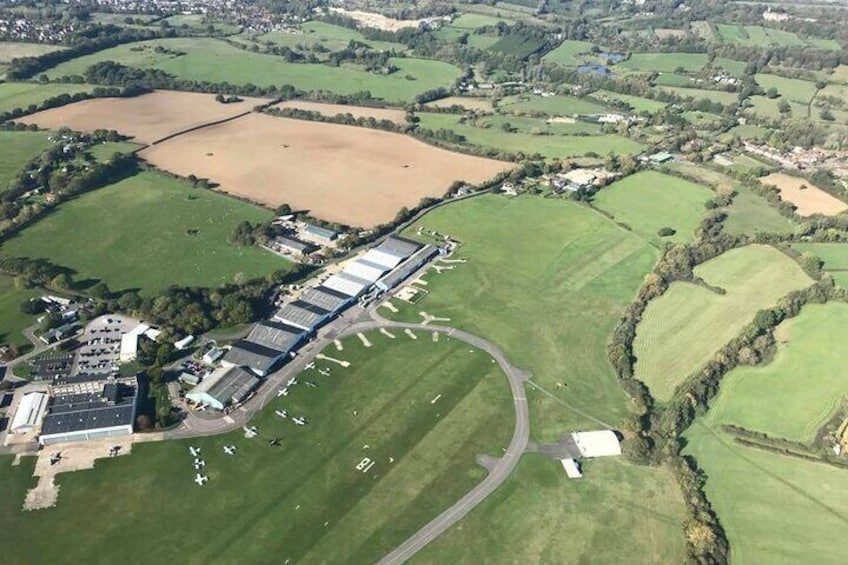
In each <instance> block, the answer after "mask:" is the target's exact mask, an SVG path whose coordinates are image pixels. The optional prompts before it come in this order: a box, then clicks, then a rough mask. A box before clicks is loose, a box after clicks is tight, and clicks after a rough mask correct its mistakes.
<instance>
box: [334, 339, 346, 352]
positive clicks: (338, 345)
mask: <svg viewBox="0 0 848 565" xmlns="http://www.w3.org/2000/svg"><path fill="white" fill-rule="evenodd" d="M333 343H334V344H335V345H336V351H343V350H344V345H342V342H341V340H338V339H334V340H333Z"/></svg>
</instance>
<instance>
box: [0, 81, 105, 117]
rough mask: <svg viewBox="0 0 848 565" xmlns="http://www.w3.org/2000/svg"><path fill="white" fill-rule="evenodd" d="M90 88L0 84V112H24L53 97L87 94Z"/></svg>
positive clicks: (64, 85) (27, 83)
mask: <svg viewBox="0 0 848 565" xmlns="http://www.w3.org/2000/svg"><path fill="white" fill-rule="evenodd" d="M92 88H93V87H92V86H89V85H83V84H36V83H34V82H3V83H0V112H8V111H11V110H14V109H15V108H20V109H21V110H26V109H27V107H29V106H30V105H32V104H35V105H36V106H38V105H40V104H41V103H42V102H44V101H45V100H47V99H48V98H52V97H53V96H58V95H60V94H76V93H78V92H88V91H91V90H92Z"/></svg>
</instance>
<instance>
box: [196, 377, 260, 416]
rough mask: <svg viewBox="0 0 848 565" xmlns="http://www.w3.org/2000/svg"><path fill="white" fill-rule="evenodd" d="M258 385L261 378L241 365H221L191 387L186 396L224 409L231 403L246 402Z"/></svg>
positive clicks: (197, 401)
mask: <svg viewBox="0 0 848 565" xmlns="http://www.w3.org/2000/svg"><path fill="white" fill-rule="evenodd" d="M257 386H259V379H258V378H257V377H256V376H255V375H254V374H252V373H251V372H249V371H247V370H245V369H242V368H241V367H221V368H219V369H217V370H216V371H214V372H213V373H212V374H210V375H209V376H207V377H206V378H205V379H203V382H201V383H200V384H199V385H197V386H196V387H194V388H193V389H191V390H190V391H189V392H188V393H187V394H186V398H188V399H189V400H191V401H192V402H194V403H196V404H202V405H205V406H209V407H210V408H214V409H216V410H223V409H224V408H225V407H226V406H229V405H231V404H240V403H242V402H244V401H245V400H246V399H247V397H248V396H250V393H252V392H253V391H254V390H255V389H256V387H257Z"/></svg>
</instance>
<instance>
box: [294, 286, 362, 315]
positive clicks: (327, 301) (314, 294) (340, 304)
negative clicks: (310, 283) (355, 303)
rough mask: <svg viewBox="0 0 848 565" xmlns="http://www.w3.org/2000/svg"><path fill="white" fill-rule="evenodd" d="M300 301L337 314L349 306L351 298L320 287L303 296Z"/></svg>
mask: <svg viewBox="0 0 848 565" xmlns="http://www.w3.org/2000/svg"><path fill="white" fill-rule="evenodd" d="M300 301H301V302H307V303H309V304H312V305H314V306H317V307H318V308H321V309H323V310H326V311H328V312H336V311H338V310H341V309H342V308H344V307H345V306H347V304H348V303H349V302H350V301H351V298H350V296H348V295H347V294H344V293H343V292H339V291H337V290H333V289H332V288H327V287H326V286H318V287H315V288H311V289H309V290H307V291H306V292H304V293H303V294H301V295H300Z"/></svg>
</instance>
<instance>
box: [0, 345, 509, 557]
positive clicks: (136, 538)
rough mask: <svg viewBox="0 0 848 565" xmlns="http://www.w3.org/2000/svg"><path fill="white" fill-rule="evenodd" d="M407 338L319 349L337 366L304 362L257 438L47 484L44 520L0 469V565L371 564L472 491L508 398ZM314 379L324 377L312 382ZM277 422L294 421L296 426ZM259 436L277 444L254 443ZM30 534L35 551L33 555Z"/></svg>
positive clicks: (465, 351)
mask: <svg viewBox="0 0 848 565" xmlns="http://www.w3.org/2000/svg"><path fill="white" fill-rule="evenodd" d="M415 333H416V335H417V337H418V339H415V340H413V339H411V338H410V337H408V336H407V335H406V334H405V333H403V332H402V331H395V332H394V335H395V338H394V339H391V338H389V337H388V336H386V335H384V334H382V333H379V332H371V333H368V334H366V339H367V340H368V341H369V343H370V344H371V347H365V345H364V344H363V342H362V341H360V339H359V338H358V337H357V336H352V337H349V338H346V339H345V340H344V341H343V344H342V346H343V350H342V351H337V350H336V348H335V347H334V346H330V347H329V348H328V350H325V351H324V353H325V355H327V356H329V357H332V358H335V359H339V360H345V361H348V362H350V367H348V368H344V367H341V366H339V365H338V364H336V363H334V362H332V361H318V363H317V367H316V369H313V370H308V371H305V372H304V374H302V375H301V376H300V379H299V380H300V382H299V384H298V385H296V386H294V387H292V389H291V392H290V394H289V395H288V396H287V397H280V398H277V399H275V400H274V401H273V402H272V403H271V404H270V405H269V406H268V407H267V408H266V409H265V410H264V411H263V412H262V413H260V415H259V416H258V417H257V418H255V419H254V421H253V422H252V424H254V425H256V426H257V427H258V429H259V437H257V438H253V439H246V438H245V437H244V433H243V432H242V431H240V430H239V431H237V432H233V433H230V434H227V435H223V436H218V437H213V438H203V439H193V440H186V441H168V442H165V443H147V444H136V445H134V446H133V452H132V453H131V454H130V455H128V456H124V457H118V458H114V459H104V460H100V461H98V462H97V465H96V467H95V469H94V470H91V471H80V472H75V473H71V474H67V475H63V474H60V475H58V477H57V482H58V484H59V485H60V491H59V501H58V504H57V506H56V507H55V508H51V509H47V510H42V511H35V512H21V511H20V506H21V504H22V502H23V497H24V493H25V491H26V489H27V488H28V487H29V486H30V485H31V483H32V482H33V479H32V478H31V476H30V474H31V471H32V466H33V460H32V459H30V458H25V459H24V460H23V462H22V463H21V465H20V466H17V467H11V466H10V465H11V462H12V458H11V457H3V458H0V468H2V472H0V523H2V524H3V525H4V531H5V535H4V538H5V539H7V540H9V541H7V544H6V548H7V551H4V552H3V553H2V554H0V563H12V562H14V563H16V564H21V563H44V562H47V561H59V562H71V561H85V560H87V559H90V558H91V556H92V555H97V556H98V560H101V561H104V562H109V561H117V560H120V561H129V562H137V561H139V560H141V559H142V556H143V560H145V561H148V560H150V561H167V560H169V559H170V558H171V557H172V556H173V555H180V556H181V562H183V563H235V562H241V563H285V562H287V560H291V562H292V563H294V562H299V563H339V562H345V561H349V562H357V563H363V562H374V561H376V560H378V559H379V558H380V557H381V556H382V555H383V554H384V553H386V552H388V551H390V550H391V549H393V548H394V546H396V545H398V544H400V543H401V542H402V541H404V540H405V539H406V538H407V537H408V536H410V535H411V534H412V533H413V532H414V531H416V530H417V529H418V528H420V527H421V526H423V525H424V524H425V523H426V522H428V521H429V520H430V519H432V518H433V517H435V516H436V515H437V514H438V513H439V512H441V511H442V510H444V509H445V508H447V507H448V506H450V505H451V504H453V503H454V502H455V501H456V500H458V499H459V498H460V497H461V496H462V495H464V494H465V493H466V492H467V491H468V490H470V489H471V488H472V487H473V486H474V485H475V484H476V483H478V482H479V481H480V480H482V478H483V477H484V476H485V471H484V469H483V468H482V467H480V466H478V465H477V463H476V462H475V457H476V456H477V455H478V454H490V455H493V456H497V455H499V454H500V453H501V449H502V447H505V446H506V445H507V444H508V443H509V438H510V437H511V436H512V430H513V426H514V413H513V411H512V401H511V395H510V390H509V385H508V383H507V380H506V377H505V376H504V375H503V373H502V372H501V370H500V368H499V366H498V365H497V364H495V363H494V362H493V360H492V359H491V358H490V357H489V356H488V355H486V354H485V353H483V352H481V351H479V350H475V349H470V348H469V347H468V346H467V345H466V344H464V343H462V342H459V341H456V340H453V339H450V338H447V337H445V336H439V340H438V341H437V342H434V341H433V339H432V336H431V334H430V332H415ZM324 367H328V368H330V370H331V372H332V373H331V375H330V376H329V377H325V376H322V375H320V374H319V373H318V369H321V368H324ZM307 380H309V381H312V382H314V383H315V384H316V385H317V387H316V388H310V387H309V386H307V385H305V382H306V381H307ZM439 394H441V397H439V399H438V400H437V401H436V402H432V400H433V399H434V398H435V397H436V396H437V395H439ZM278 409H279V410H283V409H284V410H288V412H289V413H290V415H291V416H305V417H306V418H307V420H308V422H309V423H308V425H307V426H304V427H300V426H296V425H294V424H293V423H291V422H289V421H285V420H283V419H281V418H280V417H278V416H276V415H275V414H274V410H278ZM271 438H279V439H280V441H281V446H279V447H272V446H270V445H269V444H268V440H269V439H271ZM230 444H235V445H236V446H238V451H237V452H236V454H235V455H234V456H227V455H225V454H224V453H223V450H222V447H223V446H224V445H230ZM190 445H191V446H197V447H200V448H201V450H202V453H201V455H202V457H203V459H204V460H205V461H206V467H205V468H204V473H205V474H206V475H208V476H209V482H208V483H207V484H206V485H204V486H202V487H199V486H196V485H195V484H194V483H193V482H192V479H193V477H194V475H195V471H194V469H193V468H192V465H191V463H192V457H191V455H190V454H189V453H188V447H189V446H190ZM366 446H367V447H366ZM366 457H367V458H369V459H370V460H371V461H373V462H374V463H373V465H371V466H370V467H368V471H367V472H363V471H362V470H360V469H358V468H357V466H360V465H361V463H362V462H363V461H364V460H365V458H366ZM390 458H391V459H390ZM391 461H393V462H391ZM366 466H367V465H366ZM83 514H84V515H85V516H86V517H87V518H86V526H85V527H86V533H85V535H84V536H82V535H79V525H80V524H79V520H78V518H79V517H80V516H81V515H83ZM128 519H130V520H131V523H132V525H131V527H128V526H127V520H128ZM175 524H182V525H185V526H186V527H174V525H175ZM44 532H50V535H51V540H52V541H51V543H50V544H43V543H40V542H39V540H40V539H41V537H42V536H43V535H44ZM5 536H8V537H5ZM152 539H155V540H157V543H155V544H150V543H149V540H152Z"/></svg>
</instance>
